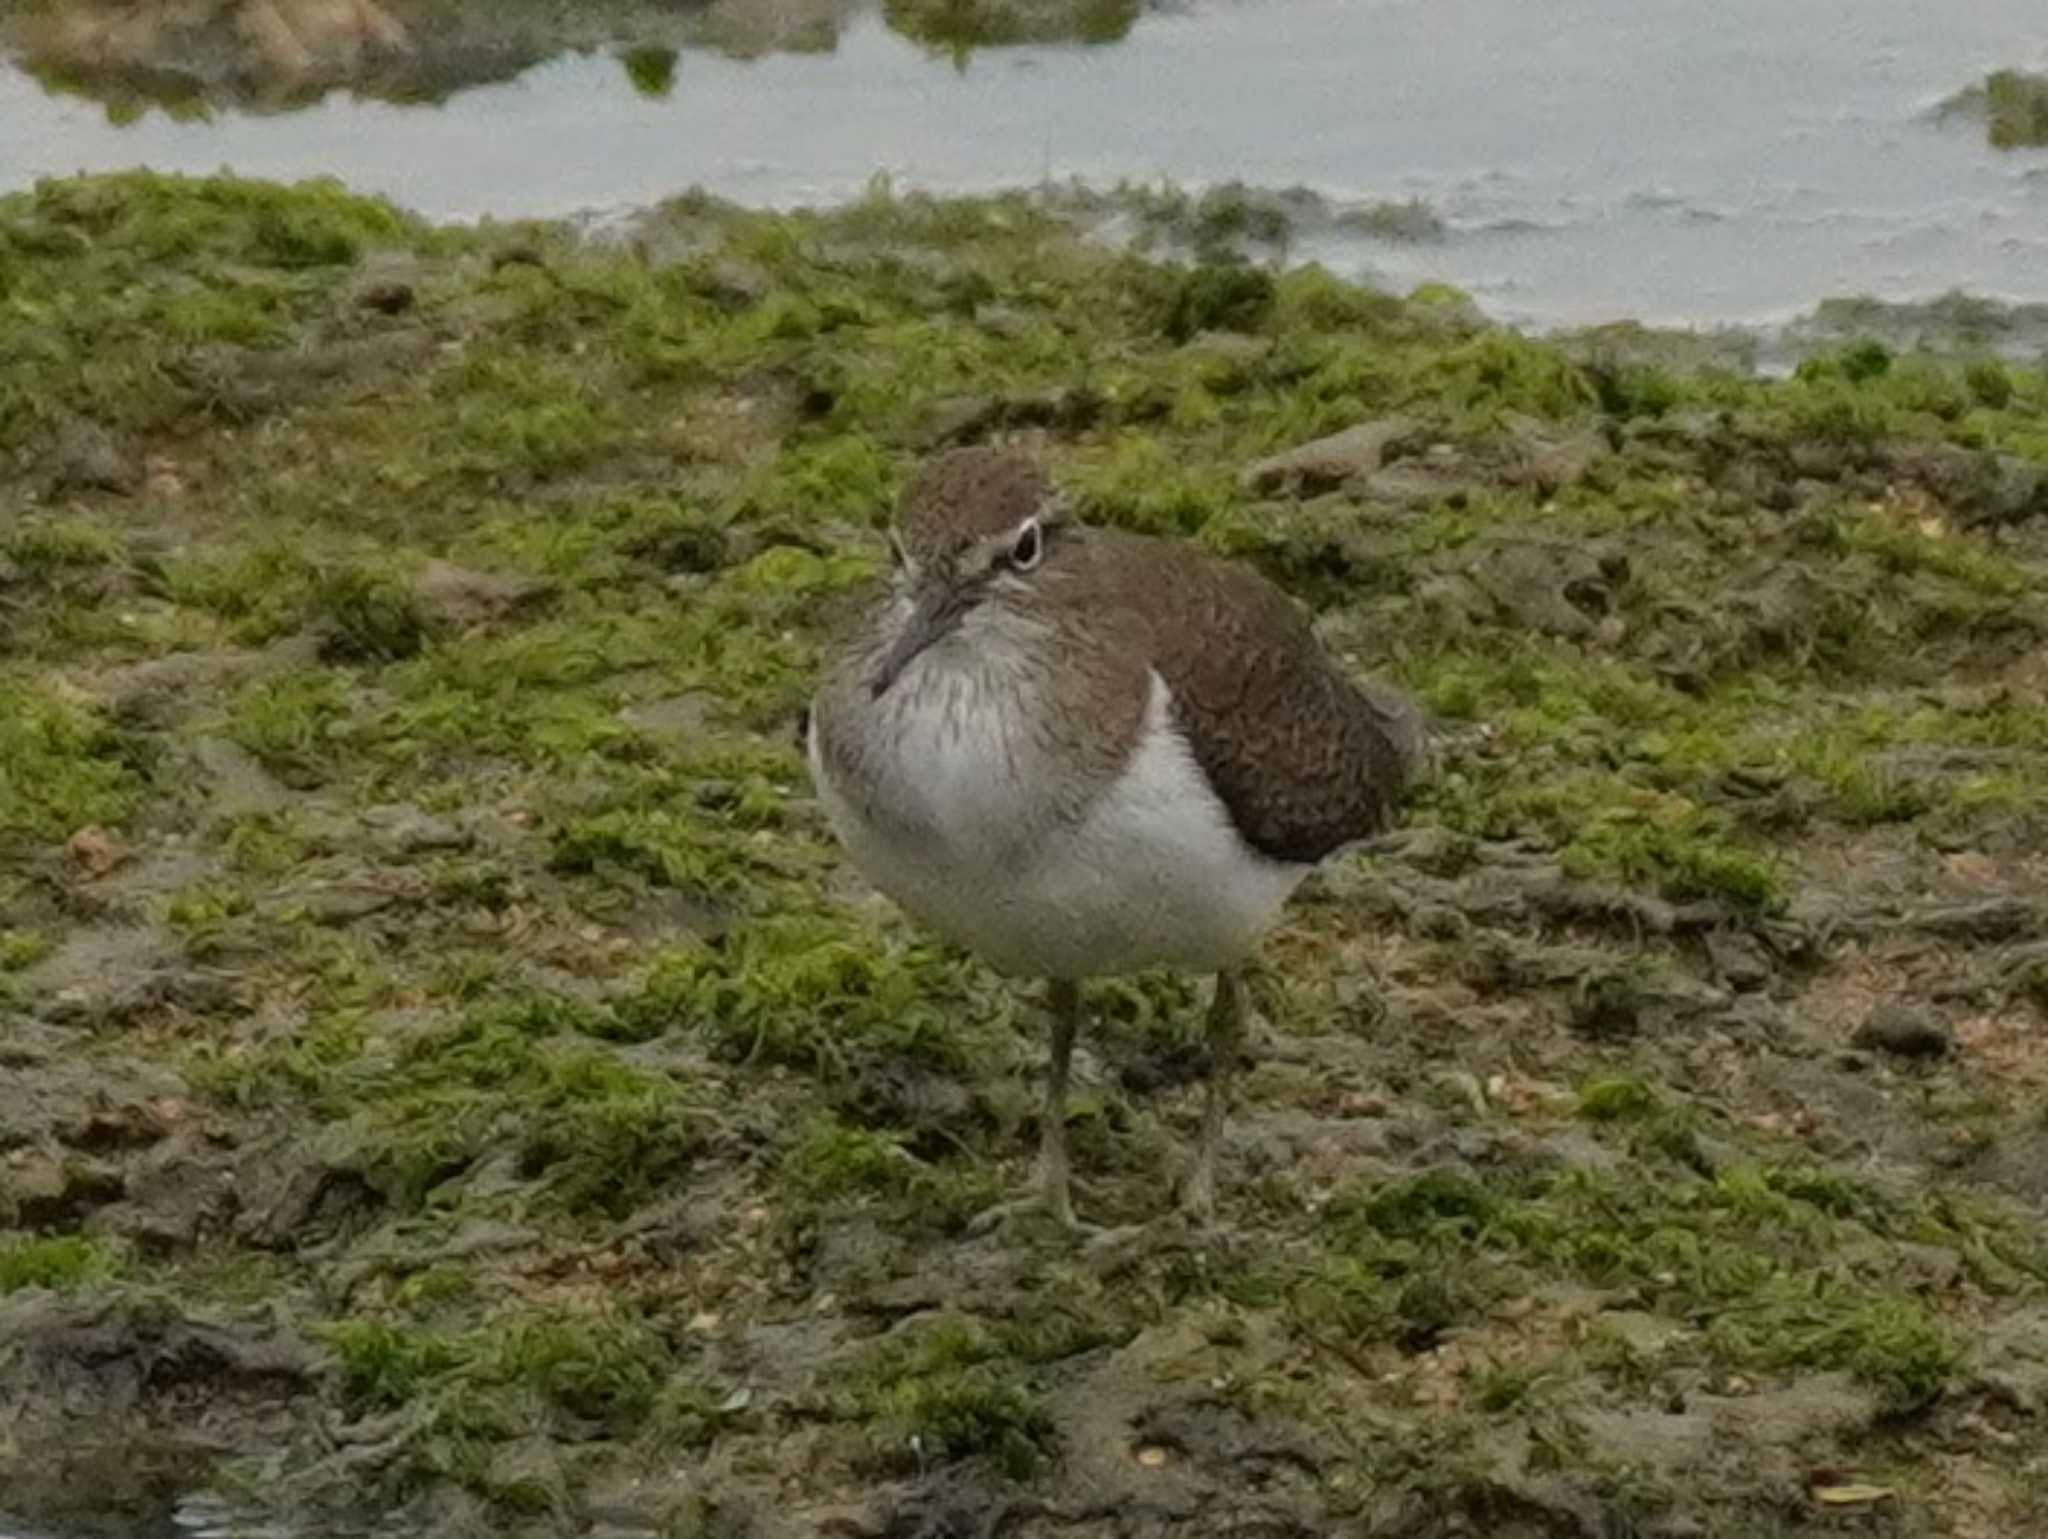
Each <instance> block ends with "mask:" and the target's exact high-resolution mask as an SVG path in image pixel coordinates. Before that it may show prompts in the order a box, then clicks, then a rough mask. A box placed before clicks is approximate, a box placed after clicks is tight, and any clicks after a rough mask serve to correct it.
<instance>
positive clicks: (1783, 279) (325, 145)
mask: <svg viewBox="0 0 2048 1539" xmlns="http://www.w3.org/2000/svg"><path fill="white" fill-rule="evenodd" d="M2044 57H2048V11H2044V9H2043V7H2042V6H2041V5H2040V3H2039V0H1956V3H1951V4H1947V5H1940V6H1936V5H1929V4H1926V3H1925V0H1798V3H1796V4H1786V3H1784V0H1717V3H1715V4H1711V5H1702V4H1699V3H1697V0H1196V3H1194V4H1193V6H1192V7H1191V8H1189V9H1185V10H1179V11H1173V12H1152V13H1149V14H1147V15H1145V16H1144V17H1142V18H1141V19H1140V20H1139V21H1138V23H1137V25H1136V26H1135V27H1134V28H1133V29H1132V30H1131V31H1130V33H1129V34H1128V36H1127V37H1125V38H1124V39H1123V40H1122V41H1121V42H1118V43H1114V44H1107V45H1097V46H1083V45H1079V44H1075V45H1051V46H1020V47H1006V48H987V49H981V50H977V51H975V52H973V53H972V54H970V55H967V56H966V57H965V58H964V59H958V60H956V58H954V57H950V56H948V55H946V54H945V53H943V52H938V51H934V50H930V49H927V48H924V47H921V46H920V45H919V44H917V43H916V42H914V41H912V40H910V39H908V38H905V37H903V36H901V35H899V34H898V33H896V32H894V31H892V30H890V29H889V28H888V27H886V26H885V25H884V24H883V22H882V20H881V18H880V16H879V15H877V14H873V13H867V14H860V13H856V14H855V15H854V16H853V17H852V18H851V20H850V21H849V22H848V23H847V24H846V25H845V26H844V27H843V28H842V29H841V30H840V31H839V33H838V35H837V39H836V42H835V43H834V44H833V45H832V46H831V48H830V50H829V51H826V52H820V53H812V54H803V53H782V54H770V55H767V56H765V57H760V58H755V59H751V60H743V59H736V58H729V57H724V56H721V55H719V54H717V53H713V52H708V51H687V52H685V53H684V54H683V55H682V57H681V59H680V62H679V64H678V65H677V67H676V70H675V73H674V78H673V82H672V84H670V85H669V86H668V88H667V89H666V91H665V93H663V94H659V95H648V94H643V93H642V92H641V91H639V90H636V89H635V87H634V85H633V83H632V81H631V79H630V78H629V75H628V72H627V70H626V69H625V68H624V67H623V65H622V63H621V61H620V60H619V59H618V58H616V57H613V56H612V55H610V54H607V53H603V52H592V53H583V54H571V55H567V56H563V57H558V58H555V59H552V60H549V61H547V62H543V63H541V64H538V65H536V66H534V67H532V68H530V69H528V70H526V71H525V72H524V73H522V74H519V75H517V76H516V77H515V78H513V79H510V80H508V81H505V82H503V83H499V84H491V85H482V86H477V87H474V88H470V89H465V90H461V91H458V92H456V93H455V94H453V95H452V96H450V97H449V98H448V99H446V100H445V101H443V102H441V103H439V104H435V105H394V104H391V103H387V102H380V101H370V100H363V99H359V98H356V97H353V96H350V95H347V94H334V95H330V96H329V97H327V98H326V99H325V100H323V101H321V102H319V103H317V104H314V105H311V106H308V107H305V108H303V109H301V110H296V111H289V112H281V113H263V114H257V113H249V112H243V111H237V110H220V111H216V112H214V113H213V114H212V115H211V116H210V117H209V118H207V119H206V120H203V121H177V120H174V119H173V118H172V117H171V116H170V115H168V114H166V113H163V112H158V111H153V112H146V113H144V114H143V115H142V116H141V117H140V118H139V120H136V121H133V122H129V123H126V124H119V123H116V122H114V121H111V120H110V116H109V114H108V113H107V111H106V110H105V109H104V108H102V107H100V106H99V105H97V104H95V103H93V102H91V101H88V100H84V99H81V98H79V97H76V96H70V95H59V94H53V93H52V92H50V91H48V90H46V89H45V87H44V86H43V85H42V84H41V83H39V82H38V81H37V80H36V79H35V78H33V77H31V76H30V75H29V74H27V73H26V72H24V71H23V70H21V69H19V68H16V67H13V66H4V65H0V188H12V187H20V186H23V185H25V184H27V183H29V182H31V181H33V180H34V179H35V178H36V177H38V176H42V175H48V174H52V173H68V172H73V171H84V170H107V169H113V168H119V167H127V166H136V165H148V166H153V167H156V168H158V169H163V170H177V171H188V172H204V171H213V170H216V169H219V168H222V167H228V168H232V169H233V170H235V171H238V172H241V173H245V174H248V175H252V176H265V177H283V178H296V177H301V176H308V175H313V174H319V173H331V174H334V175H337V176H339V177H340V178H341V179H342V180H344V181H345V182H347V183H349V184H350V185H351V186H354V187H357V188H361V189H365V190H371V191H376V192H380V193H385V194H388V195H389V196H391V197H392V198H394V199H396V200H397V201H399V202H401V203H403V204H406V205H409V206H411V207H413V208H415V209H418V210H420V211H422V212H424V213H427V214H429V215H433V216H437V217H455V218H464V219H469V218H476V217H479V216H484V215H498V216H527V215H567V214H572V213H577V212H587V211H600V212H602V211H617V210H620V209H625V208H631V207H635V206H640V205H645V204H648V203H652V202H654V201H657V200H659V199H661V198H663V197H665V196H667V195H670V194H673V193H676V192H679V191H681V190H684V189H686V188H689V187H691V186H701V187H703V188H705V189H707V190H709V191H711V192H713V193H716V194H719V195H721V196H724V197H728V198H732V199H735V200H738V201H741V202H744V203H748V204H753V205H760V206H769V207H788V206H791V205H798V204H818V203H834V202H839V201H843V200H845V199H847V198H849V197H852V196H855V195H857V194H858V193H859V192H860V191H861V190H862V189H863V187H865V186H866V185H867V184H868V182H869V180H870V178H871V177H873V176H874V174H875V173H876V172H877V171H886V172H887V173H889V174H890V175H891V176H892V177H893V178H894V180H895V182H896V184H897V185H898V186H899V187H915V188H922V189H929V190H934V191H941V192H950V191H966V190H980V189H990V188H998V187H1014V186H1018V185H1029V184H1034V183H1039V182H1041V181H1044V180H1046V179H1055V180H1061V181H1064V180H1067V179H1070V178H1079V179H1082V180H1084V181H1086V182H1087V183H1089V184H1091V185H1097V186H1102V185H1111V184H1114V183H1116V182H1117V181H1118V180H1120V179H1129V180H1134V181H1151V182H1158V181H1161V180H1170V181H1172V182H1174V183H1175V184H1178V185H1180V186H1183V187H1188V188H1199V187H1202V186H1205V185H1210V184H1215V183H1218V182H1223V181H1232V180H1237V181H1243V182H1245V183H1248V184H1252V185H1257V186H1267V187H1275V188H1278V187H1288V186H1294V185H1301V186H1306V187H1308V188H1311V189H1313V190H1315V191H1317V192H1319V193H1322V194H1324V195H1326V196H1328V197H1331V198H1333V199H1338V200H1384V199H1400V200H1406V199H1420V200H1422V202H1424V203H1425V204H1427V205H1428V206H1429V207H1430V208H1431V209H1432V210H1433V211H1434V212H1435V213H1436V214H1437V215H1438V216H1439V217H1440V219H1441V220H1442V221H1443V223H1444V226H1445V229H1444V233H1443V235H1442V237H1441V238H1439V239H1425V240H1409V241H1394V240H1385V239H1374V238H1370V237H1364V236H1360V235H1357V234H1336V233H1329V234H1319V235H1316V236H1314V237H1313V238H1311V239H1309V240H1307V241H1305V242H1304V243H1302V244H1301V245H1300V246H1298V247H1297V248H1296V250H1295V251H1294V253H1293V255H1295V256H1297V257H1313V258H1316V259H1319V260H1323V261H1325V262H1327V263H1329V264H1330V265H1331V266H1333V267H1334V268H1336V269H1338V270H1341V271H1344V272H1347V273H1350V274H1353V275H1356V276H1361V277H1366V278H1369V279H1372V280H1375V281H1378V282H1382V283H1385V284H1389V285H1392V286H1395V287H1402V288H1405V287H1407V286H1410V285H1412V284H1414V283H1417V282H1420V281H1423V280H1441V281H1446V282H1449V283H1453V284H1456V285H1458V286H1459V287H1461V288H1464V289H1466V290H1467V291H1468V292H1470V293H1471V294H1473V295H1474V296H1475V298H1477V299H1478V301H1479V302H1480V304H1481V305H1482V307H1483V308H1484V309H1486V310H1487V311H1488V312H1489V313H1491V314H1493V315H1496V316H1498V317H1500V318H1503V319H1506V320H1510V321H1515V322H1519V323H1523V324H1530V325H1535V326H1555V325H1573V324H1586V323H1592V322H1599V321H1605V320H1613V319H1621V318H1633V319H1639V320H1643V321H1647V322H1652V323H1672V324H1757V323H1768V322H1773V321H1780V320H1784V319H1786V318H1788V317H1789V316H1791V315H1793V314H1795V313H1797V312H1800V311H1803V310H1806V309H1809V308H1811V307H1812V305H1813V304H1814V303H1815V302H1816V301H1818V300H1819V299H1822V298H1824V297H1828V296H1834V295H1846V294H1871V295H1876V296H1879V297H1883V298H1888V299H1916V298H1929V297H1932V296H1934V295H1937V294H1940V293H1943V292H1947V291H1950V290H1954V289H1963V290H1967V291H1969V292H1972V293H1976V294H1983V295H1987V296H1992V297H1997V298H2004V299H2011V300H2041V299H2048V152H2042V151H2031V152H2030V151H2012V152H2002V151H1999V150H1995V149H1992V148H1991V147H1990V146H1989V145H1988V144H1987V143H1986V142H1985V138H1984V134H1983V132H1982V129H1981V126H1980V125H1978V124H1975V123H1970V122H1965V121H1937V120H1936V117H1935V115H1934V113H1933V110H1932V109H1933V108H1934V107H1935V106H1936V105H1937V104H1938V103H1939V102H1940V101H1941V100H1942V99H1943V98H1945V97H1947V96H1948V95H1950V94H1951V93H1953V92H1955V91H1956V90H1958V89H1960V88H1962V87H1965V86H1968V85H1970V84H1972V83H1974V82H1976V81H1979V80H1981V79H1982V77H1983V76H1984V74H1985V73H1986V72H1987V71H1988V70H1991V69H1994V68H2000V67H2006V66H2016V67H2028V66H2038V65H2039V64H2040V63H2041V62H2042V61H2043V60H2044Z"/></svg>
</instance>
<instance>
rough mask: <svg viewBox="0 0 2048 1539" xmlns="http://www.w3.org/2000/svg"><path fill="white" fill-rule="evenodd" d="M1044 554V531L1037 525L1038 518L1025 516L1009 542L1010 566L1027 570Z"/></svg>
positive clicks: (1018, 569) (1022, 570)
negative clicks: (1014, 536)
mask: <svg viewBox="0 0 2048 1539" xmlns="http://www.w3.org/2000/svg"><path fill="white" fill-rule="evenodd" d="M1044 555H1045V532H1044V531H1043V530H1042V529H1040V528H1039V527H1038V520H1037V519H1035V518H1027V519H1025V520H1024V522H1023V523H1022V524H1021V525H1019V526H1018V529H1017V537H1016V538H1015V539H1014V540H1012V541H1011V542H1010V555H1009V562H1010V566H1011V567H1012V568H1013V569H1014V570H1016V571H1019V572H1028V571H1030V570H1031V569H1032V568H1033V567H1035V566H1037V565H1038V563H1039V560H1040V558H1041V557H1043V556H1044Z"/></svg>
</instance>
